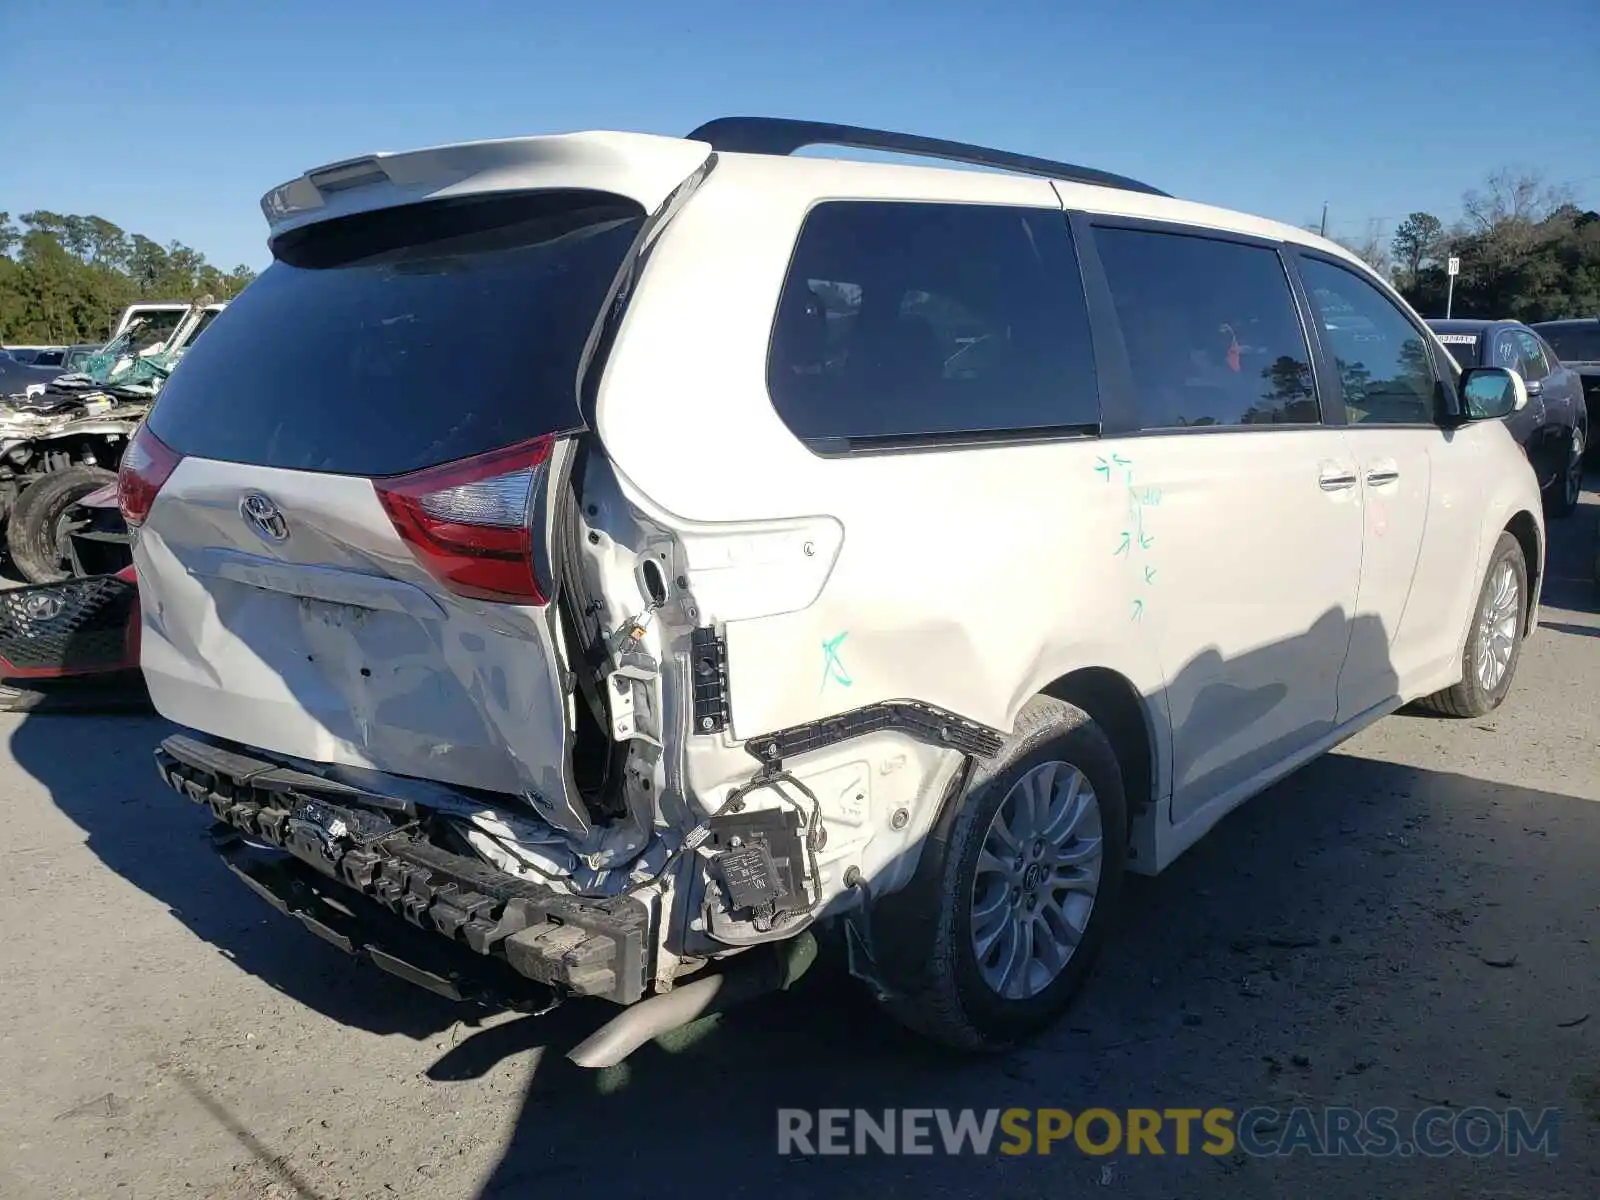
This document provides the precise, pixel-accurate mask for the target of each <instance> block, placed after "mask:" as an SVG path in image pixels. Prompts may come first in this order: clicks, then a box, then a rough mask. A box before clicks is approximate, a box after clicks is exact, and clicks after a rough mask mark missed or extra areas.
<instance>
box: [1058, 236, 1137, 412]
mask: <svg viewBox="0 0 1600 1200" xmlns="http://www.w3.org/2000/svg"><path fill="white" fill-rule="evenodd" d="M1067 227H1068V229H1069V230H1070V232H1071V234H1072V248H1073V250H1074V251H1075V252H1076V253H1077V257H1078V278H1079V280H1080V281H1081V284H1082V287H1083V299H1084V304H1085V306H1086V307H1087V308H1088V310H1089V338H1090V344H1091V345H1092V346H1093V347H1094V370H1095V378H1096V380H1097V382H1098V384H1099V388H1100V436H1101V437H1105V438H1110V437H1121V436H1123V435H1124V434H1129V433H1137V432H1138V431H1139V428H1140V426H1139V398H1138V392H1137V391H1136V390H1135V388H1134V386H1133V368H1132V366H1131V365H1130V364H1129V361H1128V347H1127V343H1126V342H1124V340H1123V337H1122V322H1121V321H1119V320H1118V319H1117V305H1116V301H1115V300H1114V299H1113V298H1112V295H1111V284H1110V281H1109V280H1107V278H1106V269H1105V264H1104V263H1102V262H1101V261H1100V248H1099V247H1098V246H1097V245H1095V240H1094V223H1093V221H1092V219H1091V218H1090V217H1089V216H1088V215H1087V214H1085V213H1081V212H1072V213H1068V214H1067Z"/></svg>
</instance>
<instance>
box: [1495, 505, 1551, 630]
mask: <svg viewBox="0 0 1600 1200" xmlns="http://www.w3.org/2000/svg"><path fill="white" fill-rule="evenodd" d="M1504 532H1506V533H1509V534H1510V535H1511V536H1512V537H1514V538H1516V539H1517V544H1518V545H1519V546H1521V547H1522V557H1523V561H1524V562H1525V563H1526V564H1527V568H1528V595H1527V598H1526V603H1525V606H1524V608H1523V613H1522V631H1523V633H1524V635H1526V634H1529V633H1532V632H1533V622H1534V613H1535V612H1536V611H1537V609H1538V604H1537V601H1536V597H1537V596H1538V595H1539V592H1540V585H1541V583H1542V582H1543V577H1544V542H1543V539H1542V536H1541V534H1540V530H1539V522H1538V521H1537V520H1536V519H1535V518H1534V515H1533V514H1532V513H1530V512H1529V511H1528V510H1527V509H1518V510H1517V511H1516V512H1515V513H1513V514H1512V515H1511V519H1510V520H1508V521H1507V522H1506V523H1505V526H1504Z"/></svg>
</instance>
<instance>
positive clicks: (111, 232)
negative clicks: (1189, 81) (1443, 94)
mask: <svg viewBox="0 0 1600 1200" xmlns="http://www.w3.org/2000/svg"><path fill="white" fill-rule="evenodd" d="M1573 197H1574V193H1573V191H1572V189H1571V188H1570V187H1567V186H1563V185H1550V184H1547V183H1546V182H1545V181H1544V179H1543V178H1542V177H1541V176H1539V175H1537V174H1519V173H1517V172H1514V171H1510V170H1500V171H1496V172H1494V173H1493V174H1491V175H1489V176H1488V178H1487V179H1486V180H1485V181H1484V183H1483V185H1482V186H1481V187H1478V188H1474V189H1472V190H1470V191H1468V192H1466V193H1465V194H1464V195H1463V196H1462V203H1461V212H1462V215H1461V217H1460V219H1458V220H1457V221H1455V222H1454V223H1453V224H1451V225H1449V226H1446V224H1445V223H1444V222H1443V221H1441V220H1440V219H1439V218H1438V217H1436V216H1434V215H1433V214H1432V213H1427V212H1414V213H1412V214H1411V215H1410V216H1408V217H1407V218H1406V219H1405V220H1404V221H1402V222H1401V223H1400V224H1399V226H1398V227H1397V228H1396V229H1395V231H1394V234H1393V236H1392V237H1391V238H1389V239H1387V240H1385V238H1384V236H1383V231H1382V229H1381V228H1380V227H1379V226H1378V225H1376V224H1374V225H1372V226H1370V227H1369V228H1368V230H1367V232H1366V234H1365V235H1363V236H1361V237H1356V238H1346V237H1341V238H1335V240H1336V241H1339V242H1340V243H1341V244H1343V245H1344V246H1345V247H1346V248H1348V249H1349V250H1352V251H1353V252H1355V253H1356V254H1358V255H1359V256H1360V257H1361V258H1363V259H1365V260H1366V261H1367V263H1368V264H1369V265H1371V266H1372V267H1374V268H1375V269H1376V270H1378V271H1379V272H1381V273H1383V274H1384V275H1385V276H1387V277H1388V278H1389V279H1390V280H1392V281H1393V283H1394V284H1395V286H1396V287H1397V288H1399V290H1400V292H1401V294H1402V295H1404V296H1405V298H1406V299H1407V300H1409V301H1410V302H1411V304H1412V305H1413V306H1414V307H1415V308H1416V309H1417V311H1418V312H1420V313H1421V314H1422V315H1423V316H1425V317H1440V316H1443V315H1444V312H1445V305H1446V294H1447V292H1448V291H1449V278H1448V275H1447V273H1446V263H1447V261H1448V260H1449V259H1450V258H1452V257H1455V258H1458V259H1460V267H1461V271H1460V274H1459V275H1458V276H1457V277H1456V282H1455V294H1454V296H1453V298H1452V301H1451V311H1452V313H1453V315H1455V316H1458V317H1492V318H1509V319H1513V320H1521V321H1544V320H1551V319H1554V318H1558V317H1577V316H1582V317H1589V316H1600V213H1596V212H1593V211H1587V210H1585V209H1582V208H1580V207H1579V206H1578V205H1577V204H1576V203H1574V198H1573ZM1318 224H1319V223H1318V222H1315V221H1313V222H1309V223H1308V226H1307V227H1308V228H1312V229H1315V228H1317V227H1318ZM253 278H255V272H254V271H252V270H251V269H250V268H249V267H246V266H237V267H234V268H233V270H231V271H222V270H219V269H218V268H217V267H215V266H213V265H212V264H210V263H208V262H207V261H206V259H205V255H203V254H201V253H200V252H199V251H197V250H193V249H190V248H189V247H188V246H185V245H184V244H183V243H181V242H176V241H174V242H170V243H168V244H167V245H165V246H163V245H161V244H159V243H157V242H155V241H152V240H151V239H150V238H147V237H145V236H144V235H143V234H138V233H133V234H130V233H127V232H126V231H124V230H122V229H120V228H119V227H117V226H116V225H113V224H112V223H111V222H110V221H107V220H105V219H104V218H102V217H82V216H75V215H62V214H60V213H53V212H45V211H38V212H28V213H22V214H21V215H20V216H18V217H17V218H16V219H15V220H13V219H12V217H11V216H10V214H9V213H5V212H0V345H5V344H22V345H27V344H30V343H41V342H42V343H50V344H69V343H73V342H97V341H102V340H104V338H105V337H106V335H107V334H108V333H109V332H110V329H111V325H112V324H113V322H114V321H115V320H116V317H117V314H119V313H120V312H121V311H122V310H123V309H124V308H126V307H127V306H128V305H129V304H131V303H133V302H134V301H137V300H198V299H199V298H200V297H202V296H206V295H210V296H212V297H214V298H215V299H218V300H227V299H231V298H232V297H234V296H236V295H238V294H239V292H240V291H242V290H243V289H244V287H245V285H246V284H248V283H249V282H250V281H251V280H252V279H253Z"/></svg>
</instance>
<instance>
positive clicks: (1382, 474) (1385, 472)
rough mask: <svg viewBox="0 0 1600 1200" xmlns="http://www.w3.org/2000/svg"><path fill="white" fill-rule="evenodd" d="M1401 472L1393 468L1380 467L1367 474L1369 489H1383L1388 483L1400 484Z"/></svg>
mask: <svg viewBox="0 0 1600 1200" xmlns="http://www.w3.org/2000/svg"><path fill="white" fill-rule="evenodd" d="M1399 481H1400V472H1399V471H1397V470H1395V469H1394V468H1393V467H1378V468H1377V469H1375V470H1371V471H1368V472H1367V486H1368V487H1382V486H1383V485H1384V484H1386V483H1398V482H1399Z"/></svg>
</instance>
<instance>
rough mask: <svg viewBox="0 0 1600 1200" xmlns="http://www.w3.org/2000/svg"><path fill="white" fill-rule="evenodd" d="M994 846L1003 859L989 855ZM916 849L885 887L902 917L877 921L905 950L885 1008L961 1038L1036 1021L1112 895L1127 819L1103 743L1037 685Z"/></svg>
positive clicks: (1078, 979)
mask: <svg viewBox="0 0 1600 1200" xmlns="http://www.w3.org/2000/svg"><path fill="white" fill-rule="evenodd" d="M1030 803H1031V804H1032V805H1033V807H1030ZM1030 820H1031V821H1032V824H1031V825H1030V823H1029V821H1030ZM1029 829H1032V833H1031V834H1029V833H1028V832H1027V831H1028V830H1029ZM1096 838H1098V844H1097V845H1096V844H1095V842H1096ZM1007 846H1009V847H1011V848H1013V849H1014V850H1015V858H1013V857H1012V856H1011V853H1010V852H1009V851H1006V852H1005V853H1004V860H1003V861H1002V857H1001V848H1002V847H1007ZM1041 847H1043V849H1041ZM922 853H923V861H922V862H921V863H920V864H919V867H918V870H917V873H916V876H915V878H914V879H913V881H912V882H911V884H910V885H908V886H907V888H906V889H905V890H904V891H903V892H902V893H900V894H899V895H897V896H892V897H888V898H887V899H889V900H891V901H894V904H893V905H892V906H886V907H892V908H893V909H895V910H898V911H899V912H901V913H903V914H906V916H905V917H904V918H903V919H902V920H900V921H899V922H897V923H895V924H894V925H884V926H880V928H882V929H883V930H884V932H885V933H887V934H888V935H889V936H890V937H891V938H892V939H894V940H896V941H901V939H903V938H905V939H909V943H908V942H906V941H901V946H900V947H897V949H900V950H901V951H902V952H903V951H905V950H908V949H909V950H911V951H912V953H910V954H907V955H904V956H903V957H902V964H903V966H902V973H901V974H900V975H899V977H898V978H893V979H891V983H892V985H893V994H892V995H891V996H890V997H889V998H888V999H886V1000H885V1001H884V1005H885V1007H886V1008H887V1009H888V1011H889V1012H890V1013H891V1014H892V1015H893V1016H894V1017H895V1018H896V1019H897V1020H899V1021H900V1022H902V1023H903V1024H905V1025H907V1026H909V1027H910V1028H911V1029H913V1030H915V1031H916V1032H918V1033H920V1034H922V1035H924V1036H925V1037H928V1038H931V1039H932V1040H934V1041H937V1042H940V1043H942V1044H944V1045H947V1046H952V1047H955V1048H957V1049H962V1050H983V1051H994V1050H1003V1049H1005V1048H1006V1047H1008V1046H1011V1045H1013V1044H1015V1043H1016V1042H1018V1041H1021V1040H1023V1039H1025V1038H1027V1037H1030V1036H1032V1035H1033V1034H1036V1033H1038V1032H1039V1031H1040V1030H1042V1029H1044V1028H1045V1027H1046V1026H1048V1025H1049V1024H1051V1023H1052V1022H1053V1021H1055V1020H1056V1019H1057V1018H1058V1017H1059V1016H1060V1015H1061V1014H1062V1012H1063V1011H1064V1010H1065V1009H1066V1008H1067V1006H1068V1005H1069V1004H1070V1002H1071V1001H1072V999H1073V997H1074V995H1075V994H1076V993H1077V991H1078V989H1079V988H1080V987H1081V986H1082V984H1083V982H1084V980H1085V979H1086V978H1087V976H1088V974H1089V972H1090V970H1091V969H1092V967H1093V965H1094V962H1095V959H1096V957H1097V956H1098V954H1099V951H1100V949H1101V946H1102V945H1103V943H1104V941H1105V938H1106V936H1107V933H1108V931H1109V930H1110V929H1111V927H1112V925H1113V924H1114V922H1115V919H1116V916H1117V910H1118V908H1119V906H1120V901H1121V892H1122V874H1123V866H1124V864H1125V863H1126V861H1127V854H1128V818H1127V804H1126V800H1125V798H1124V794H1123V786H1122V770H1121V767H1120V765H1119V764H1118V762H1117V756H1116V753H1115V751H1114V750H1113V749H1112V746H1111V742H1110V741H1109V740H1108V739H1107V738H1106V735H1105V734H1104V732H1102V731H1101V729H1100V727H1099V726H1098V725H1096V724H1095V723H1094V721H1093V720H1092V719H1091V718H1090V717H1089V714H1088V713H1086V712H1084V711H1083V710H1082V709H1079V708H1075V707H1073V706H1072V705H1070V704H1066V703H1063V702H1062V701H1060V700H1055V699H1052V698H1050V697H1046V696H1036V697H1035V698H1034V699H1032V700H1030V701H1029V702H1028V704H1027V705H1026V706H1025V707H1024V708H1023V710H1022V713H1021V715H1020V716H1019V717H1018V719H1017V726H1016V730H1015V731H1014V732H1013V733H1012V735H1011V737H1010V739H1009V740H1008V741H1007V742H1006V744H1005V745H1004V746H1003V747H1002V748H1001V750H1000V751H999V753H997V754H996V755H995V756H994V757H993V758H991V759H988V760H986V761H984V762H982V763H979V764H978V765H977V769H976V771H975V773H974V776H973V779H972V781H971V782H970V783H969V785H968V787H967V790H966V794H965V795H964V796H961V797H957V798H956V799H954V800H953V801H952V802H951V803H950V804H949V805H948V806H947V807H946V810H945V811H944V812H943V813H941V814H940V817H939V820H938V823H937V825H936V826H935V828H934V829H933V830H932V831H931V832H930V834H929V836H928V840H927V842H926V844H925V845H924V847H923V851H922ZM1091 876H1092V877H1093V878H1092V882H1091ZM980 944H985V945H986V947H987V950H986V952H980ZM1008 968H1009V969H1008Z"/></svg>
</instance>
